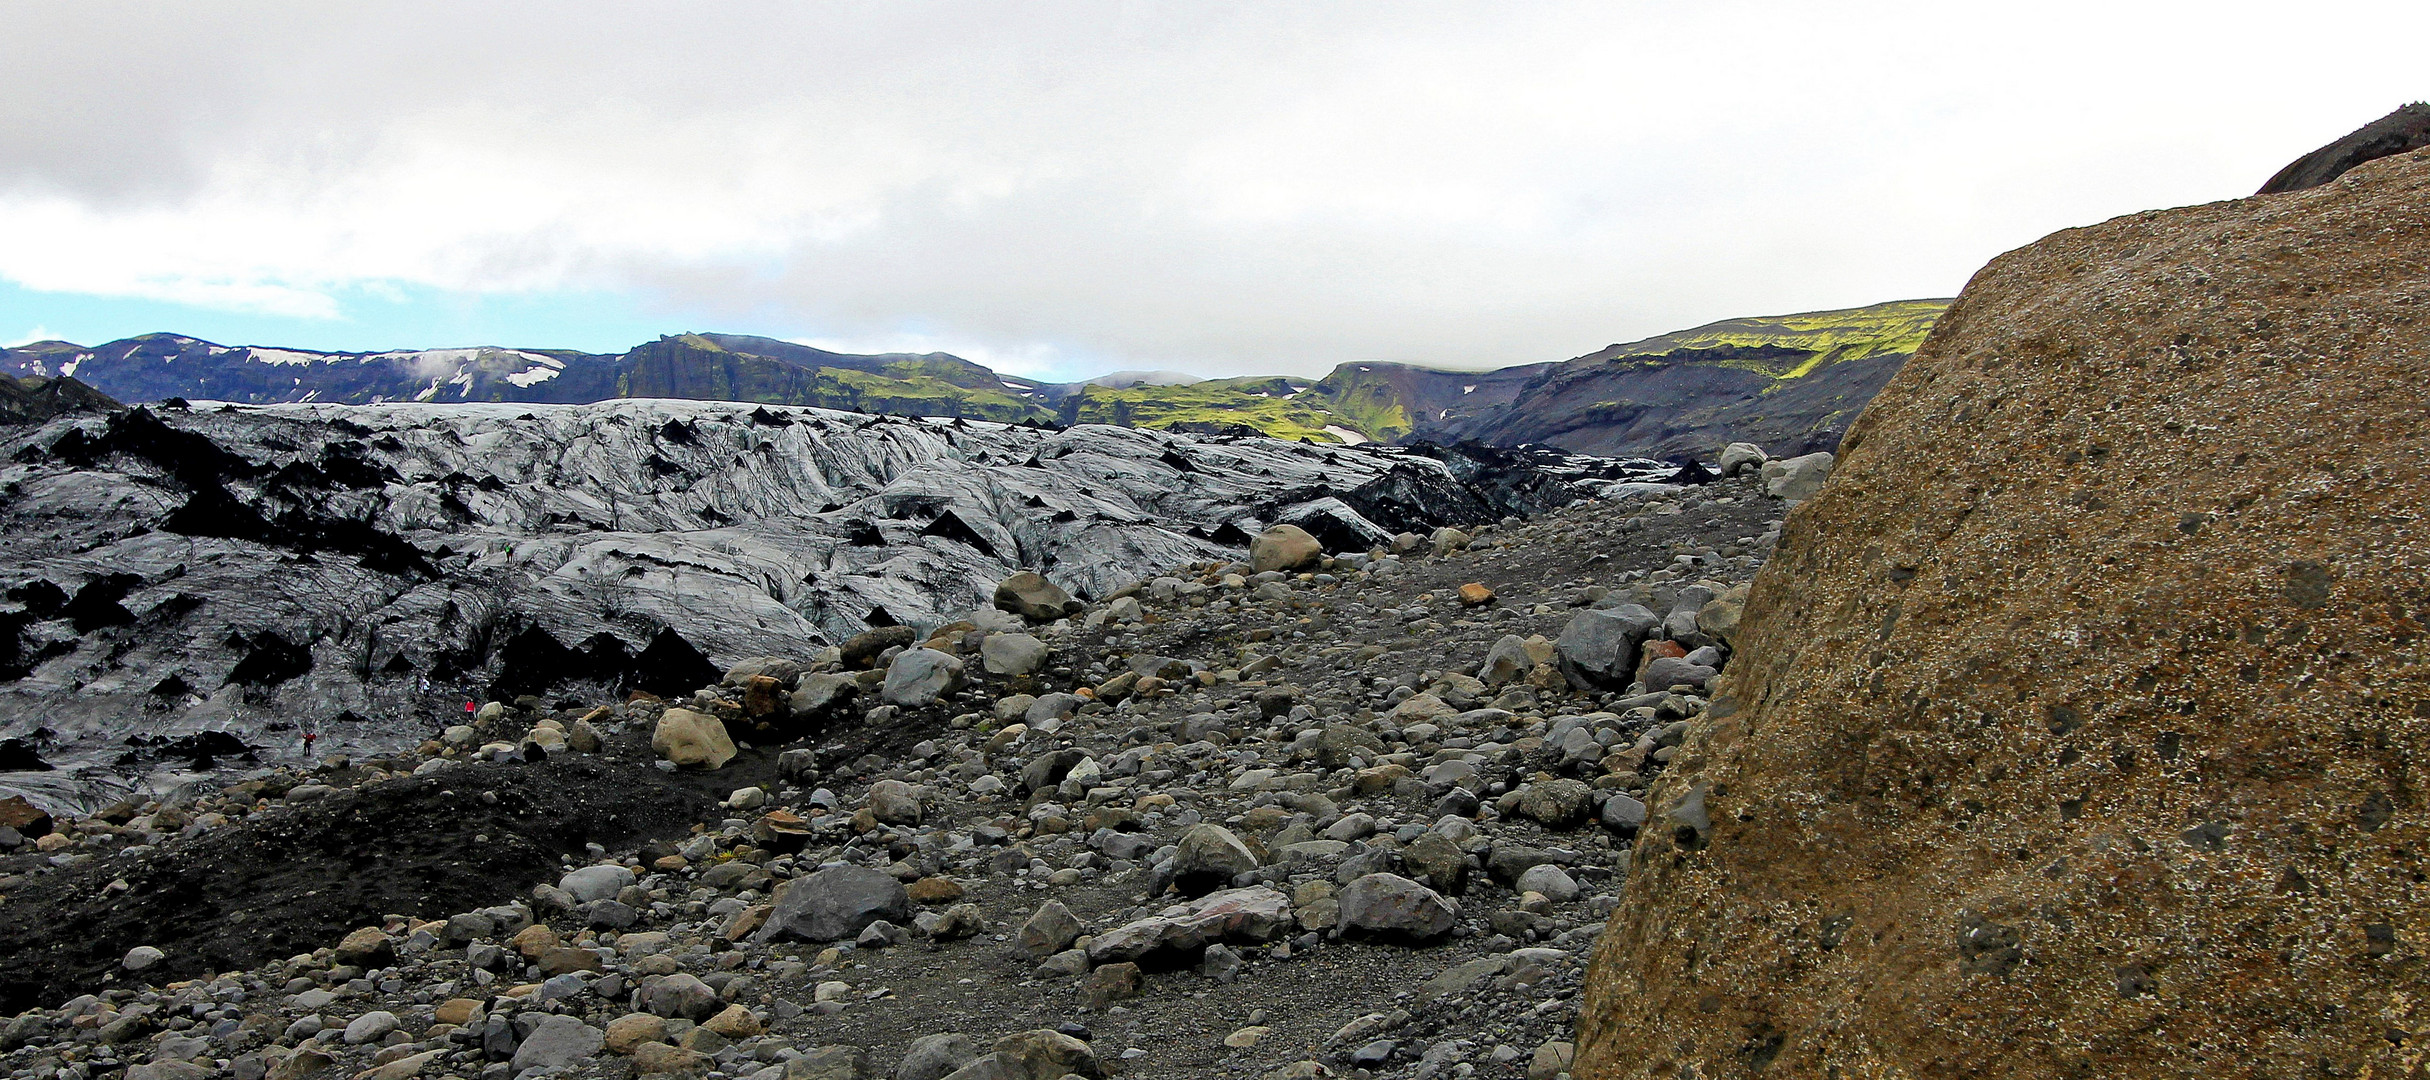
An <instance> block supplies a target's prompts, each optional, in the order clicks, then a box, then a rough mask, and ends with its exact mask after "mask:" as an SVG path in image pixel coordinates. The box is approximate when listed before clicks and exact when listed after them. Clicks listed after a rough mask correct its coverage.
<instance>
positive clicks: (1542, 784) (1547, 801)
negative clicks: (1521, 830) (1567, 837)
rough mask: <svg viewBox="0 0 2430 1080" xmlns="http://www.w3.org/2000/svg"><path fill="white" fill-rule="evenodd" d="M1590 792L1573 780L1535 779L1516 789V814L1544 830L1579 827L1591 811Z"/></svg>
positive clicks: (1583, 785) (1591, 791)
mask: <svg viewBox="0 0 2430 1080" xmlns="http://www.w3.org/2000/svg"><path fill="white" fill-rule="evenodd" d="M1593 796H1594V790H1593V789H1591V788H1589V787H1587V786H1586V785H1585V784H1582V783H1579V782H1578V781H1576V780H1566V779H1564V780H1538V781H1536V782H1534V783H1532V784H1529V785H1527V786H1526V787H1523V788H1520V789H1519V813H1520V814H1522V815H1524V816H1527V817H1531V818H1534V819H1536V820H1537V821H1539V822H1542V823H1543V825H1544V827H1545V828H1547V829H1567V828H1573V827H1575V826H1577V825H1580V824H1583V823H1584V822H1585V821H1586V818H1587V815H1588V814H1590V813H1592V812H1593V811H1594V804H1593V802H1592V799H1593Z"/></svg>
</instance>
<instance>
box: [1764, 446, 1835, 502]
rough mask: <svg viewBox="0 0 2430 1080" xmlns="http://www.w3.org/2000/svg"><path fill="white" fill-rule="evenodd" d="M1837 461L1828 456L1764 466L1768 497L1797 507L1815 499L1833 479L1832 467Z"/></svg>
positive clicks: (1779, 460) (1765, 464)
mask: <svg viewBox="0 0 2430 1080" xmlns="http://www.w3.org/2000/svg"><path fill="white" fill-rule="evenodd" d="M1835 460H1837V459H1835V458H1834V457H1832V456H1831V455H1830V454H1827V453H1824V454H1807V455H1805V456H1803V457H1793V458H1774V459H1773V460H1771V461H1767V462H1764V463H1763V491H1764V494H1766V495H1770V496H1771V497H1773V498H1775V499H1784V500H1787V501H1789V502H1793V503H1794V502H1804V501H1806V500H1807V499H1811V498H1813V497H1814V493H1815V492H1818V491H1821V490H1822V486H1823V481H1825V480H1828V479H1830V477H1831V463H1832V462H1833V461H1835Z"/></svg>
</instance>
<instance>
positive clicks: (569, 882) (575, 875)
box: [557, 863, 633, 904]
mask: <svg viewBox="0 0 2430 1080" xmlns="http://www.w3.org/2000/svg"><path fill="white" fill-rule="evenodd" d="M632 883H633V872H632V871H631V870H629V869H627V868H625V867H622V866H617V865H614V864H612V863H601V864H599V865H597V866H585V867H583V868H581V869H579V870H574V871H570V872H568V873H567V874H566V875H565V876H564V877H561V878H558V879H557V887H558V888H560V889H563V890H565V891H566V893H567V894H568V895H570V896H572V897H573V898H574V902H575V903H578V904H587V903H590V902H591V901H594V900H613V899H615V897H616V894H617V893H619V892H623V891H624V887H625V886H627V885H630V884H632Z"/></svg>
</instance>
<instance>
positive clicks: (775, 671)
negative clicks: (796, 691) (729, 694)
mask: <svg viewBox="0 0 2430 1080" xmlns="http://www.w3.org/2000/svg"><path fill="white" fill-rule="evenodd" d="M760 675H765V676H767V677H769V678H771V679H774V680H776V681H777V683H778V684H779V685H781V686H784V687H785V688H786V689H791V688H792V687H793V684H794V683H795V682H796V681H798V680H799V679H800V678H801V677H802V666H801V665H800V664H799V663H796V662H794V661H791V660H787V659H785V658H784V657H781V656H754V657H750V658H748V659H744V660H739V661H736V662H735V664H734V666H732V667H729V668H727V669H726V677H725V680H724V682H725V685H727V686H732V687H741V686H747V685H749V684H750V682H751V680H752V679H753V678H754V677H756V676H760Z"/></svg>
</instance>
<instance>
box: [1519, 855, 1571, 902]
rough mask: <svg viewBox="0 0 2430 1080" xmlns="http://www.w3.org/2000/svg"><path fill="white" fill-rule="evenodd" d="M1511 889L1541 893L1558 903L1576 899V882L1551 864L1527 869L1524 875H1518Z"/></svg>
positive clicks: (1565, 872) (1566, 872)
mask: <svg viewBox="0 0 2430 1080" xmlns="http://www.w3.org/2000/svg"><path fill="white" fill-rule="evenodd" d="M1513 887H1514V888H1516V889H1518V890H1519V891H1520V892H1523V893H1526V892H1534V893H1543V894H1544V895H1545V896H1546V897H1547V898H1549V899H1551V900H1553V901H1555V902H1558V903H1568V902H1569V901H1572V900H1575V899H1577V898H1578V882H1577V881H1576V880H1575V879H1573V878H1571V877H1570V876H1569V872H1568V871H1566V870H1563V869H1561V868H1560V867H1558V866H1554V865H1553V864H1551V863H1543V864H1540V865H1536V866H1530V867H1528V868H1527V871H1526V872H1525V873H1522V874H1520V875H1519V880H1518V882H1517V883H1516V884H1515V885H1514V886H1513Z"/></svg>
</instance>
